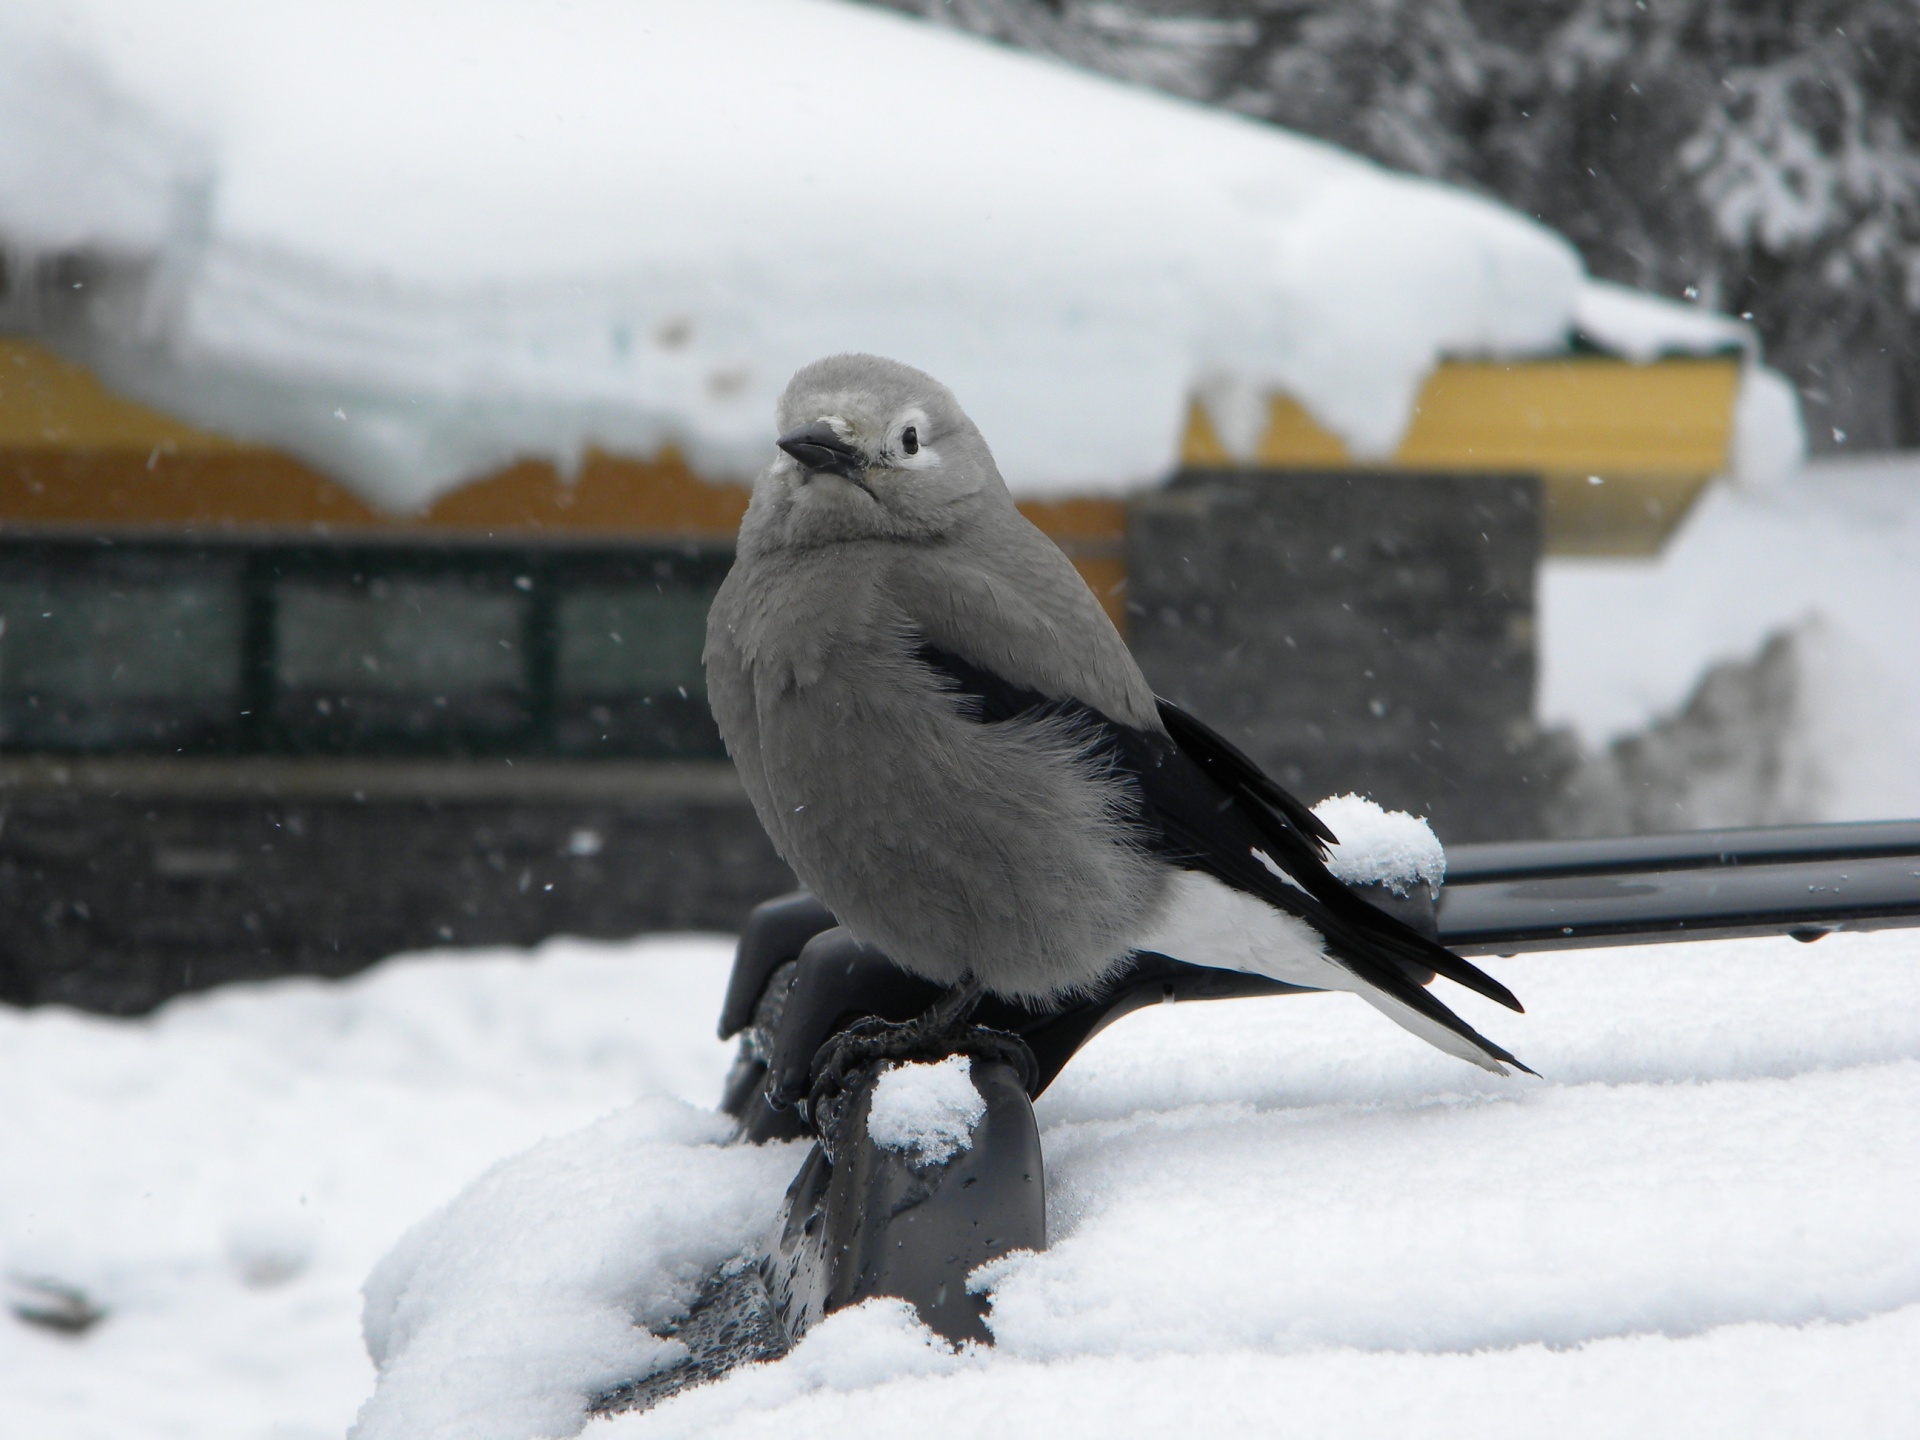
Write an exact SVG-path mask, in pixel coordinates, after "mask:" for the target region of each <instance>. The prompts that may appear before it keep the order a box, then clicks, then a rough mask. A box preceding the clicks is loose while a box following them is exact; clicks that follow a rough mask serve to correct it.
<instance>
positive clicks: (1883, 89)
mask: <svg viewBox="0 0 1920 1440" xmlns="http://www.w3.org/2000/svg"><path fill="white" fill-rule="evenodd" d="M887 3H891V4H893V5H895V6H896V8H901V9H906V10H912V11H917V12H919V13H922V14H924V15H926V16H927V18H929V19H931V20H934V21H936V22H939V23H944V24H950V25H957V26H960V27H963V28H966V29H969V30H972V31H975V32H977V33H981V34H985V35H989V36H992V37H994V38H997V39H1000V40H1003V41H1005V42H1007V43H1009V44H1014V45H1019V46H1023V47H1026V48H1030V49H1035V50H1040V51H1043V52H1046V53H1049V54H1052V55H1055V56H1057V57H1059V58H1061V59H1063V60H1066V61H1068V62H1070V63H1073V64H1077V65H1082V66H1086V67H1088V68H1091V69H1096V70H1101V71H1104V72H1106V73H1109V74H1114V75H1118V76H1122V77H1124V78H1127V79H1130V80H1134V81H1138V82H1140V83H1143V84H1149V85H1154V86H1158V87H1160V88H1162V89H1166V90H1170V91H1173V92H1175V93H1179V94H1183V95H1188V96H1191V97H1193V98H1196V99H1201V100H1206V101H1209V102H1212V103H1216V104H1220V105H1225V106H1228V107H1231V108H1233V109H1236V110H1239V111H1242V112H1244V113H1246V114H1249V115H1255V116H1258V117H1260V118H1262V119H1266V120H1271V121H1273V122H1274V123H1276V124H1280V125H1285V126H1288V127H1289V128H1292V129H1296V130H1300V131H1303V132H1306V133H1309V134H1313V135H1318V136H1321V137H1323V138H1325V139H1328V140H1331V141H1333V142H1335V143H1337V144H1340V145H1343V146H1346V147H1348V148H1350V149H1353V150H1357V151H1359V152H1361V153H1364V154H1367V155H1370V156H1372V157H1374V158H1375V159H1377V160H1379V161H1381V162H1382V163H1384V164H1388V165H1392V166H1395V167H1398V168H1400V169H1404V170H1411V171H1414V172H1416V173H1419V174H1423V175H1431V176H1434V177H1437V178H1441V179H1445V180H1449V181H1452V182H1455V183H1458V184H1464V185H1468V186H1472V187H1474V188H1477V189H1480V190H1482V191H1485V192H1487V193H1489V194H1493V195H1497V196H1499V197H1501V198H1502V199H1504V200H1506V201H1507V202H1508V203H1510V204H1513V205H1515V206H1517V207H1518V208H1520V209H1523V210H1525V211H1527V212H1529V213H1530V214H1534V215H1537V216H1539V217H1540V218H1541V219H1542V220H1543V221H1545V222H1546V223H1547V224H1549V225H1551V226H1553V227H1554V228H1555V229H1557V230H1559V231H1561V232H1562V233H1564V234H1565V235H1567V236H1568V237H1569V238H1570V239H1571V240H1572V241H1573V242H1574V243H1575V244H1577V245H1578V246H1579V247H1580V249H1581V251H1582V252H1583V253H1584V254H1585V256H1586V258H1587V263H1588V265H1589V266H1590V267H1591V268H1592V270H1593V271H1594V272H1595V273H1596V274H1599V275H1602V276H1605V277H1607V278H1609V279H1614V280H1620V281H1623V282H1625V283H1627V284H1632V285H1637V286H1641V287H1643V288H1646V289H1650V290H1656V291H1661V292H1664V293H1667V294H1671V295H1676V296H1684V297H1687V298H1693V299H1697V300H1699V301H1700V302H1701V303H1703V304H1708V305H1712V306H1715V307H1716V308H1721V309H1725V310H1729V311H1732V312H1734V313H1738V314H1744V315H1748V316H1750V317H1751V318H1752V319H1753V321H1754V322H1755V323H1756V325H1758V327H1759V329H1760V331H1761V333H1762V335H1763V336H1764V337H1765V338H1766V341H1767V343H1768V349H1769V354H1770V358H1771V359H1772V361H1773V363H1774V364H1775V365H1777V366H1779V367H1781V368H1782V369H1784V370H1786V371H1787V372H1788V373H1790V374H1791V375H1793V376H1794V377H1795V379H1796V380H1797V381H1798V383H1799V385H1800V388H1801V393H1802V396H1803V399H1804V402H1805V405H1806V410H1807V415H1808V419H1809V422H1810V423H1809V428H1810V431H1811V435H1812V439H1813V440H1814V442H1815V444H1816V445H1819V446H1823V447H1832V446H1836V445H1840V444H1845V445H1846V446H1847V447H1848V448H1877V447H1883V446H1893V445H1907V446H1913V445H1920V0H887Z"/></svg>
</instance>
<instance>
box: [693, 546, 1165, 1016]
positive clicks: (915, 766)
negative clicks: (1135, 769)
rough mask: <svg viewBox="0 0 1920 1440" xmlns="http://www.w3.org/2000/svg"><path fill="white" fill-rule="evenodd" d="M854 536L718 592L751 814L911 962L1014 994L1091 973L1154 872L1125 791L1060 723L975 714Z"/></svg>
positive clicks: (808, 876) (773, 561)
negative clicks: (921, 648) (923, 650)
mask: <svg viewBox="0 0 1920 1440" xmlns="http://www.w3.org/2000/svg"><path fill="white" fill-rule="evenodd" d="M862 548H863V547H857V546H849V547H841V548H835V549H828V550H822V551H819V552H808V553H807V554H804V555H801V556H797V557H796V556H791V555H780V556H773V557H760V558H758V559H755V560H752V561H749V560H746V559H743V561H742V562H741V564H740V565H738V566H736V570H735V574H734V575H733V576H732V577H730V578H729V581H728V585H727V589H726V590H723V592H722V596H721V599H720V601H719V602H716V611H715V621H716V628H719V629H724V630H727V635H726V637H725V642H724V643H715V644H714V645H712V646H710V656H711V658H712V659H713V661H714V662H715V663H718V664H728V665H732V666H734V667H735V673H734V674H733V675H732V676H730V677H720V676H716V677H715V678H714V680H713V681H712V682H711V683H712V688H713V693H714V697H715V711H716V716H717V718H718V719H719V721H720V725H721V729H722V732H723V733H724V734H725V735H726V738H727V741H728V745H729V748H730V749H732V750H733V752H734V754H735V756H736V759H737V760H738V761H739V762H740V771H741V778H742V781H743V783H745V785H746V788H747V790H748V793H749V795H750V796H751V797H752V799H753V802H754V805H755V808H756V809H757V811H758V812H759V815H760V818H761V821H762V823H763V824H764V825H765V826H766V828H767V832H768V834H769V835H770V836H771V837H772V839H773V841H774V844H775V846H776V847H777V848H778V849H779V850H780V852H781V854H782V855H783V856H784V857H785V859H786V860H787V863H788V864H790V865H791V866H792V867H793V868H794V871H795V873H796V874H798V875H799V876H800V878H801V880H802V881H803V882H804V883H805V884H806V885H807V886H808V887H809V888H811V889H812V890H813V891H814V892H815V893H816V894H818V895H819V896H820V897H821V899H822V900H824V901H825V902H826V903H827V904H828V906H830V907H831V908H832V909H833V911H834V913H835V914H836V915H838V916H839V917H840V919H841V920H842V922H843V923H845V924H847V925H848V926H849V927H850V928H851V929H852V930H853V931H854V933H855V934H857V935H859V936H860V937H861V938H862V939H864V940H867V941H869V942H871V943H873V944H876V945H878V946H880V947H881V948H882V949H884V950H885V951H886V952H887V953H888V954H889V955H891V956H893V957H894V959H895V960H897V961H898V962H899V963H901V964H902V965H904V966H906V967H907V968H908V969H910V970H914V971H916V972H918V973H920V974H922V975H925V976H927V977H928V978H930V979H934V980H938V981H942V982H951V981H954V980H957V979H958V978H959V977H960V976H961V974H963V973H964V972H966V971H968V970H971V971H972V972H973V973H974V974H975V975H977V976H978V977H979V978H980V979H981V980H982V981H983V982H984V983H985V984H986V985H987V986H988V988H989V989H991V990H994V991H995V992H996V993H1000V994H1004V995H1011V996H1020V997H1041V996H1048V995H1054V994H1058V993H1060V992H1062V991H1066V990H1072V989H1076V988H1083V987H1086V986H1089V985H1091V984H1093V983H1094V982H1096V981H1097V980H1098V979H1099V978H1100V977H1101V976H1102V975H1103V974H1104V973H1105V972H1106V971H1107V970H1108V969H1110V968H1111V966H1112V964H1113V963H1114V962H1115V961H1116V960H1117V959H1118V958H1119V957H1120V956H1121V955H1122V954H1124V953H1125V950H1126V937H1127V936H1128V935H1130V934H1132V933H1134V932H1135V931H1136V930H1137V929H1138V928H1139V925H1140V923H1141V921H1142V918H1143V917H1144V916H1145V915H1146V914H1148V913H1149V912H1150V911H1151V910H1152V909H1153V908H1154V907H1155V905H1156V903H1157V902H1158V899H1159V892H1160V888H1161V886H1162V884H1163V883H1164V882H1163V880H1162V867H1161V866H1160V865H1159V864H1158V863H1157V862H1155V861H1154V860H1152V859H1151V858H1150V857H1148V856H1147V855H1146V854H1145V853H1144V852H1143V851H1142V850H1141V849H1140V848H1139V847H1138V845H1137V844H1136V843H1135V841H1134V839H1133V829H1132V826H1131V824H1130V821H1131V819H1132V817H1133V814H1134V808H1135V801H1134V797H1133V796H1132V795H1131V794H1130V793H1129V792H1128V791H1127V790H1126V788H1125V782H1124V781H1122V780H1120V779H1118V778H1116V777H1114V776H1113V775H1112V774H1111V773H1110V771H1109V769H1108V767H1105V766H1103V765H1102V763H1101V762H1100V761H1099V759H1098V758H1097V757H1095V756H1093V755H1091V754H1089V753H1088V748H1087V745H1086V742H1085V738H1084V737H1083V736H1081V735H1079V734H1077V733H1076V732H1075V731H1074V729H1073V728H1072V724H1071V722H1070V721H1068V720H1064V719H1061V718H1058V717H1052V718H1048V717H1028V718H1021V719H1015V720H1009V721H1003V722H1001V723H998V724H983V723H980V722H979V721H978V720H976V719H972V718H969V717H968V715H967V714H966V713H965V709H964V706H963V705H962V704H961V703H960V702H959V701H957V699H956V697H954V696H953V695H951V694H950V693H948V692H947V691H946V690H945V689H943V688H942V682H941V680H940V679H939V677H937V676H936V674H935V673H934V672H933V671H932V670H930V669H929V668H928V667H927V666H926V665H924V664H922V663H921V662H920V661H919V660H918V659H916V658H915V654H914V651H915V648H916V646H917V645H918V643H919V637H918V634H917V632H916V629H915V626H914V622H913V617H912V616H911V615H908V614H906V613H904V612H903V611H902V610H901V609H900V608H899V607H898V604H897V602H895V601H893V600H892V599H891V598H890V596H889V593H888V591H887V589H886V587H885V585H884V584H883V583H882V580H883V576H884V565H883V564H880V563H876V562H877V561H879V560H881V559H882V558H883V557H880V556H875V555H870V554H864V553H861V551H862ZM743 750H744V751H747V752H750V753H742V752H743Z"/></svg>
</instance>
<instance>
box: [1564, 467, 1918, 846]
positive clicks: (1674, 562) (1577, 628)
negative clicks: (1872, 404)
mask: <svg viewBox="0 0 1920 1440" xmlns="http://www.w3.org/2000/svg"><path fill="white" fill-rule="evenodd" d="M1538 593H1539V617H1540V621H1539V623H1540V698H1539V710H1540V715H1541V718H1542V719H1543V720H1544V721H1546V722H1548V723H1550V724H1565V725H1571V726H1573V727H1574V728H1575V729H1576V730H1577V731H1578V732H1579V734H1580V735H1581V737H1582V738H1583V739H1584V740H1586V741H1587V742H1588V743H1589V744H1590V745H1595V746H1597V745H1600V744H1603V743H1605V742H1607V741H1609V740H1611V739H1613V738H1614V737H1616V736H1619V735H1622V734H1626V733H1629V732H1631V731H1635V730H1639V729H1642V728H1644V727H1645V726H1646V725H1647V723H1648V722H1649V721H1650V720H1652V719H1653V718H1654V717H1656V716H1658V715H1662V714H1667V713H1671V712H1672V711H1674V710H1676V709H1677V708H1678V707H1679V706H1680V705H1681V703H1682V702H1683V701H1684V700H1685V699H1686V697H1687V694H1688V692H1689V691H1690V690H1691V689H1692V687H1693V685H1694V684H1695V682H1696V681H1697V680H1698V679H1699V677H1700V675H1701V673H1702V672H1703V671H1704V670H1705V669H1706V668H1707V666H1709V665H1711V664H1713V663H1715V662H1718V661H1721V660H1727V659H1734V658H1743V657H1749V656H1751V655H1753V654H1754V653H1755V652H1756V651H1757V650H1758V649H1759V647H1760V645H1761V644H1762V642H1763V641H1764V640H1765V639H1766V637H1767V636H1768V635H1769V634H1771V633H1773V632H1775V631H1778V630H1782V629H1788V628H1796V629H1798V630H1799V631H1800V634H1801V638H1802V639H1803V641H1804V642H1805V645H1804V647H1803V648H1804V650H1805V654H1806V657H1807V659H1808V662H1809V665H1810V667H1811V668H1810V673H1809V675H1808V676H1807V679H1806V683H1805V684H1804V685H1803V686H1802V691H1801V697H1800V698H1801V706H1800V710H1801V714H1800V716H1799V721H1798V723H1800V725H1801V726H1802V729H1803V730H1804V734H1803V735H1802V737H1801V749H1802V751H1803V752H1804V754H1805V756H1806V758H1807V762H1808V764H1809V765H1810V766H1811V767H1812V769H1813V770H1814V771H1816V772H1817V774H1815V775H1813V776H1812V777H1811V780H1810V784H1811V785H1812V787H1813V792H1817V793H1812V792H1810V793H1812V798H1811V800H1810V804H1811V805H1812V812H1811V813H1812V815H1813V818H1818V819H1823V820H1870V819H1883V818H1903V817H1911V816H1916V815H1920V623H1916V620H1915V617H1916V616H1920V455H1905V456H1886V457H1878V458H1870V459H1861V460H1832V459H1823V460H1819V461H1816V462H1814V463H1813V464H1811V465H1810V466H1808V468H1807V470H1806V473H1805V474H1804V475H1803V476H1802V477H1801V478H1800V479H1799V480H1797V481H1795V482H1793V483H1791V484H1786V485H1781V486H1777V487H1775V488H1773V489H1771V490H1767V491H1753V490H1746V489H1727V488H1715V489H1713V490H1710V491H1709V492H1708V493H1707V494H1706V495H1705V496H1704V497H1702V499H1701V501H1700V503H1699V504H1698V505H1697V506H1696V507H1695V509H1694V511H1693V513H1692V514H1691V515H1690V516H1689V517H1688V518H1687V520H1686V522H1685V524H1684V525H1683V526H1682V528H1681V529H1680V531H1679V533H1678V534H1677V535H1676V536H1675V537H1674V538H1673V540H1672V541H1671V542H1669V544H1668V545H1667V548H1666V549H1665V551H1664V552H1662V554H1661V555H1660V556H1659V557H1658V558H1657V559H1654V560H1651V561H1647V560H1591V559H1549V560H1547V561H1546V563H1545V564H1544V565H1543V566H1542V569H1541V574H1540V588H1539V592H1538Z"/></svg>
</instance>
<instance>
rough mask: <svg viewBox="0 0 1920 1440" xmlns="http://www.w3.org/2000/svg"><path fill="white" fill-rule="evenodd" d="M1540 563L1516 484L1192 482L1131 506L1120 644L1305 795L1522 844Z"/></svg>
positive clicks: (1543, 778) (1542, 765) (1536, 788)
mask: <svg viewBox="0 0 1920 1440" xmlns="http://www.w3.org/2000/svg"><path fill="white" fill-rule="evenodd" d="M1539 556H1540V487H1539V484H1538V482H1537V481H1535V480H1532V479H1528V478H1524V477H1511V476H1500V477H1477V476H1457V475H1408V474H1364V473H1354V472H1329V473H1323V474H1302V473H1287V474H1275V473H1272V472H1267V473H1261V472H1246V473H1230V472H1229V473H1223V472H1211V471H1209V472H1193V473H1189V474H1185V475H1182V476H1179V477H1177V478H1176V479H1175V480H1174V482H1173V483H1172V484H1171V485H1170V486H1168V487H1167V488H1166V489H1164V490H1161V491H1157V492H1154V493H1152V494H1150V495H1147V496H1145V497H1143V498H1142V499H1141V500H1140V501H1139V502H1138V503H1137V504H1136V505H1135V507H1134V511H1133V515H1132V519H1131V522H1130V526H1129V531H1128V538H1127V584H1128V602H1129V621H1130V640H1131V643H1132V645H1133V649H1134V653H1135V654H1136V655H1137V656H1138V657H1139V659H1140V663H1141V666H1142V667H1143V668H1144V669H1145V671H1146V673H1147V678H1148V679H1149V680H1150V681H1152V682H1153V685H1154V688H1155V689H1156V690H1158V691H1159V692H1160V693H1161V694H1163V695H1165V696H1167V698H1169V699H1171V700H1173V701H1175V702H1177V703H1179V704H1181V705H1184V706H1186V707H1187V708H1189V709H1191V710H1192V711H1193V712H1194V713H1195V714H1196V715H1198V716H1199V717H1200V718H1201V719H1203V720H1205V721H1207V722H1208V723H1210V724H1212V725H1214V726H1215V727H1216V728H1218V729H1219V730H1221V731H1222V732H1223V733H1224V734H1226V735H1227V736H1228V738H1230V739H1232V740H1234V741H1235V742H1236V743H1238V744H1239V745H1241V746H1242V747H1243V748H1244V749H1246V750H1247V751H1248V753H1249V754H1251V755H1252V756H1253V757H1254V759H1256V760H1258V761H1259V762H1260V763H1261V764H1262V765H1264V766H1266V767H1267V768H1268V769H1269V770H1270V771H1271V772H1272V774H1273V775H1274V776H1275V778H1277V779H1278V780H1279V781H1280V782H1281V783H1282V784H1283V785H1285V786H1287V788H1289V789H1291V790H1293V791H1295V792H1297V793H1298V794H1299V795H1301V797H1302V798H1304V799H1306V800H1308V801H1310V802H1311V801H1316V800H1319V799H1321V798H1323V797H1325V796H1328V795H1332V794H1338V793H1340V792H1342V791H1346V790H1358V791H1360V792H1362V793H1364V794H1368V795H1371V796H1373V797H1374V798H1375V799H1377V800H1379V801H1380V802H1381V803H1382V804H1385V805H1389V806H1392V807H1395V808H1399V809H1405V810H1411V811H1414V812H1415V813H1418V814H1423V815H1427V816H1429V817H1430V818H1431V820H1432V822H1433V824H1434V828H1435V829H1436V830H1437V831H1438V832H1439V834H1440V836H1441V838H1442V839H1444V840H1449V841H1467V840H1488V839H1510V838H1520V837H1525V836H1532V835H1537V834H1540V833H1542V832H1543V827H1544V823H1545V822H1544V814H1545V809H1546V806H1547V802H1548V792H1550V790H1551V789H1552V785H1553V781H1552V774H1553V771H1554V769H1555V765H1556V763H1557V762H1556V760H1555V758H1554V754H1553V751H1552V747H1551V746H1547V745H1545V744H1543V742H1542V740H1541V738H1540V736H1539V735H1538V733H1537V731H1536V729H1535V726H1534V721H1533V692H1534V575H1535V572H1536V569H1537V567H1538V563H1539Z"/></svg>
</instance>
